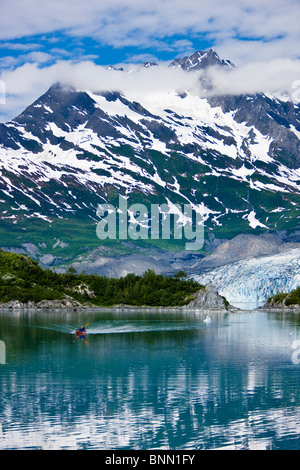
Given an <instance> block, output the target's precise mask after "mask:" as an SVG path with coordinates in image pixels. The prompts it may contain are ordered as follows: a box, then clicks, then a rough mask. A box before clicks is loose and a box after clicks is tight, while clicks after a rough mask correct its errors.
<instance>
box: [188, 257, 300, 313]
mask: <svg viewBox="0 0 300 470" xmlns="http://www.w3.org/2000/svg"><path fill="white" fill-rule="evenodd" d="M190 277H191V278H193V279H195V280H196V281H198V282H199V283H200V284H205V285H206V284H213V285H214V286H215V287H216V288H217V290H218V292H219V294H220V295H223V296H225V297H226V299H227V300H228V301H229V303H230V304H231V305H232V306H234V307H236V308H240V309H243V310H251V309H255V308H258V307H262V306H263V305H264V304H265V303H266V301H267V300H268V298H269V297H271V296H273V295H275V294H277V293H278V292H291V291H292V290H293V289H296V288H297V287H298V286H299V285H300V248H295V249H292V250H289V251H284V252H281V253H278V254H275V255H271V256H261V257H255V258H250V259H247V260H242V261H237V262H234V263H229V264H226V265H224V266H220V267H218V268H215V269H213V270H211V271H208V272H206V273H203V274H193V275H191V276H190Z"/></svg>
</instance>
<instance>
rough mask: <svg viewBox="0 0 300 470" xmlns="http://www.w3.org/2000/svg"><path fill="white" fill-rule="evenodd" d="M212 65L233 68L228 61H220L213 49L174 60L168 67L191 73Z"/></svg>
mask: <svg viewBox="0 0 300 470" xmlns="http://www.w3.org/2000/svg"><path fill="white" fill-rule="evenodd" d="M212 65H219V66H221V67H230V68H233V67H234V64H232V62H230V60H223V59H220V57H219V55H218V54H217V53H216V51H214V50H213V49H208V50H207V51H196V52H194V53H193V54H192V55H190V56H185V57H183V58H181V59H175V60H174V61H173V62H171V64H170V67H181V68H182V69H183V70H188V71H193V70H201V69H206V68H208V67H211V66H212Z"/></svg>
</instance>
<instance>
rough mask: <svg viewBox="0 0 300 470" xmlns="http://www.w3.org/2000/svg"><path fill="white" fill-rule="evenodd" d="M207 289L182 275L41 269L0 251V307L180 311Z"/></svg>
mask: <svg viewBox="0 0 300 470" xmlns="http://www.w3.org/2000/svg"><path fill="white" fill-rule="evenodd" d="M199 291H205V286H202V285H200V284H199V283H198V282H196V281H193V280H191V279H187V275H186V273H185V272H184V271H178V272H177V273H176V274H175V275H174V276H172V277H167V276H162V275H158V274H155V272H154V271H153V270H148V271H146V272H145V273H144V274H143V275H142V276H137V275H135V274H128V275H127V276H125V277H122V278H118V279H116V278H107V277H105V276H99V275H97V274H86V273H85V272H82V273H80V274H78V273H77V272H76V270H75V269H74V268H73V267H71V268H69V270H68V271H67V272H66V273H56V272H55V271H53V270H50V269H46V270H44V269H42V268H41V267H40V266H39V264H38V262H37V261H34V260H33V259H32V258H30V257H28V256H25V255H19V254H15V253H11V252H6V251H3V250H1V251H0V308H19V309H36V308H38V309H48V308H54V309H58V308H59V309H61V308H62V309H64V308H69V309H80V308H93V309H95V308H103V307H104V308H107V307H116V306H118V307H120V308H121V307H122V308H129V307H130V308H133V307H134V308H138V307H147V308H149V307H153V308H154V307H162V308H180V307H184V306H185V305H188V304H189V303H190V302H191V301H194V300H195V298H196V297H197V294H198V293H199Z"/></svg>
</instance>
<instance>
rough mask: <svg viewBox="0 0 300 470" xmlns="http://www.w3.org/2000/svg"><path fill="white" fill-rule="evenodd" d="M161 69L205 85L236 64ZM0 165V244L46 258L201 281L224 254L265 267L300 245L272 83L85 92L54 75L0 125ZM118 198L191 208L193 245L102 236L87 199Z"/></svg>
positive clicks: (295, 109)
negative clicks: (197, 238)
mask: <svg viewBox="0 0 300 470" xmlns="http://www.w3.org/2000/svg"><path fill="white" fill-rule="evenodd" d="M152 67H156V64H153V63H147V64H142V65H141V68H143V70H144V69H145V68H147V69H149V70H150V69H151V68H152ZM169 67H170V68H171V70H174V73H175V72H176V69H182V70H183V71H185V72H186V73H190V74H193V73H199V71H202V72H203V73H202V75H201V80H202V86H203V87H206V88H207V89H208V90H209V87H210V83H209V80H208V77H209V74H208V75H207V76H206V75H205V72H206V71H209V70H210V67H219V69H222V70H227V69H228V70H231V69H232V68H234V65H233V64H232V63H231V62H230V61H229V60H222V59H221V58H220V57H219V56H218V54H217V53H216V52H215V51H214V50H212V49H210V50H208V51H198V52H195V53H194V54H192V55H191V56H189V57H184V58H182V59H176V60H174V61H173V62H172V63H170V65H169ZM114 73H116V70H114ZM117 73H119V74H126V73H129V72H128V71H124V70H118V72H117ZM0 166H1V173H0V203H1V219H0V237H1V244H0V246H1V247H2V248H3V249H4V250H8V251H15V252H18V253H26V254H29V255H30V256H32V257H33V258H34V259H36V260H38V262H39V263H40V265H41V266H43V267H51V268H53V267H55V268H56V269H61V270H63V269H65V268H66V266H69V265H71V264H72V265H73V266H74V267H76V269H77V270H78V271H81V270H85V271H86V272H87V273H90V272H97V273H100V274H105V275H108V276H115V277H116V276H117V277H118V276H122V275H125V274H127V273H128V272H136V273H137V274H140V273H141V272H144V271H145V270H146V269H148V268H153V269H155V270H156V271H157V272H161V273H172V272H175V271H177V270H179V269H184V270H185V271H186V272H187V273H188V274H189V275H191V276H198V277H197V279H198V278H199V279H201V276H204V275H206V276H207V273H208V272H210V271H211V270H212V269H217V268H219V267H220V266H224V265H226V266H227V270H226V273H225V274H224V275H226V276H227V277H228V269H230V264H231V263H236V262H240V261H241V260H244V259H250V258H254V257H255V259H257V260H259V259H260V257H264V263H265V257H266V256H268V258H270V263H271V264H272V257H276V256H278V254H279V253H280V254H281V255H280V256H281V258H280V259H281V261H282V263H284V257H283V256H282V253H285V252H290V250H296V251H297V250H298V249H299V246H300V245H299V244H298V242H299V241H300V240H299V234H300V231H299V202H300V193H299V180H300V168H299V167H300V106H299V103H294V102H292V101H290V100H289V99H287V98H284V97H281V98H280V97H279V96H278V95H272V94H271V93H267V92H266V93H257V94H254V95H245V94H243V95H233V94H231V95H229V94H227V95H224V96H216V95H215V94H210V93H207V96H202V95H200V94H199V95H197V94H195V93H192V92H190V91H189V89H188V86H187V88H186V89H180V90H175V91H174V90H171V89H170V90H168V91H166V92H164V93H161V92H160V93H157V94H156V93H154V92H153V90H152V91H151V93H150V92H149V93H148V94H147V93H145V95H144V96H143V97H142V98H141V95H139V97H138V99H137V97H136V96H134V92H133V91H132V92H131V93H127V94H126V93H124V92H122V91H120V90H114V89H111V90H107V89H105V90H103V89H102V87H101V83H99V90H96V91H95V90H92V91H91V90H87V89H78V88H75V87H74V86H71V85H67V84H65V83H64V84H61V83H55V84H53V86H51V88H50V89H49V90H48V91H46V92H45V94H43V95H42V96H41V97H40V98H39V99H37V100H36V101H35V102H34V103H32V104H31V105H30V106H29V107H28V108H26V109H25V111H24V112H22V113H21V114H20V115H19V116H17V117H16V118H15V119H13V120H12V121H10V122H6V123H2V124H0ZM120 195H123V196H125V197H126V198H127V200H128V204H133V203H141V204H144V205H145V206H147V207H150V205H151V204H169V205H170V204H171V205H174V204H190V205H192V206H197V207H198V210H199V211H200V212H201V216H202V219H203V224H204V235H205V241H204V245H203V248H202V249H201V250H198V251H194V252H193V251H190V252H188V251H186V250H185V240H180V239H171V240H163V239H157V240H154V239H151V238H150V237H149V239H144V240H139V239H137V240H131V239H127V240H120V239H118V238H117V239H116V240H109V239H107V240H99V238H98V237H97V236H96V226H97V222H98V221H99V217H98V216H97V207H98V205H99V204H103V203H110V204H112V205H113V206H114V207H117V206H118V204H119V196H120ZM297 253H299V251H297ZM286 259H287V262H290V257H289V256H287V257H286ZM255 266H256V269H255V276H256V278H259V276H258V274H257V273H258V272H259V267H257V266H259V261H258V264H256V265H255ZM276 266H278V264H276ZM297 266H299V264H298V265H297ZM244 268H245V266H244ZM224 272H225V271H224ZM264 272H266V271H264ZM293 275H295V276H297V272H296V271H295V273H294V274H293ZM199 276H200V277H199ZM274 276H275V277H274V279H276V276H277V277H278V272H276V275H274ZM279 276H280V273H279ZM246 277H247V275H246ZM257 282H262V279H258V281H257ZM295 282H296V281H295ZM292 284H293V283H291V285H289V288H294V287H295V285H292ZM271 285H273V288H274V292H275V293H276V289H277V290H278V286H277V285H276V281H274V283H273V284H272V283H271ZM218 286H221V287H222V282H221V281H220V278H219V277H218ZM254 288H255V287H254ZM270 289H271V290H269V291H268V292H266V293H265V296H266V297H267V296H268V295H271V294H273V293H274V292H272V288H270ZM222 293H224V295H226V292H225V291H224V292H222ZM247 295H248V294H247ZM239 300H241V299H240V298H239Z"/></svg>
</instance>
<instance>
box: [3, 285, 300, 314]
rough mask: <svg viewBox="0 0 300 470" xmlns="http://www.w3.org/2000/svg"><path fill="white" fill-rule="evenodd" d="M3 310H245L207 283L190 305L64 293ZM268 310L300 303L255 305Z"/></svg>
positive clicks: (12, 303)
mask: <svg viewBox="0 0 300 470" xmlns="http://www.w3.org/2000/svg"><path fill="white" fill-rule="evenodd" d="M1 310H11V311H15V310H20V311H44V310H67V311H80V310H107V311H110V310H118V311H129V310H143V311H161V312H171V311H187V310H191V311H196V310H202V311H204V310H205V311H215V312H241V311H243V310H241V309H239V308H237V307H234V306H232V305H230V304H229V303H228V302H227V300H226V299H225V298H224V297H223V296H221V295H219V294H218V291H217V289H216V287H215V286H213V285H211V284H208V285H207V286H205V289H200V290H199V291H198V292H197V293H196V295H195V297H194V299H193V300H192V301H191V302H189V303H188V304H187V305H183V306H173V307H171V306H170V307H164V306H155V307H152V306H148V305H142V306H136V305H125V304H120V305H113V306H98V305H94V304H92V303H91V302H87V303H85V304H82V303H80V302H78V301H77V300H75V299H73V298H72V297H70V296H65V298H64V299H61V300H42V301H40V302H37V303H36V302H32V301H29V302H24V303H23V302H20V301H19V300H11V301H9V302H7V303H2V304H0V311H1ZM262 310H264V311H266V310H267V311H269V312H287V311H289V312H295V313H300V305H289V306H287V305H285V304H284V303H280V302H276V303H266V304H265V305H264V306H262V307H258V308H257V309H253V311H262Z"/></svg>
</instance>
